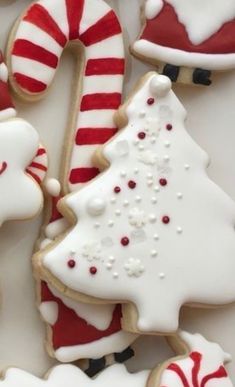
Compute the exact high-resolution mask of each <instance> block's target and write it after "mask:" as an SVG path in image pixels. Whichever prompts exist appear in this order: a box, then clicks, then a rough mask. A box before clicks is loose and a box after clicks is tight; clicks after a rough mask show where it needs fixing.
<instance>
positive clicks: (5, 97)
mask: <svg viewBox="0 0 235 387" xmlns="http://www.w3.org/2000/svg"><path fill="white" fill-rule="evenodd" d="M9 108H14V105H13V102H12V99H11V96H10V93H9V88H8V84H7V83H6V82H3V81H1V80H0V111H2V110H5V109H9Z"/></svg>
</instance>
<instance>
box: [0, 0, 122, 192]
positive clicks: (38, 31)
mask: <svg viewBox="0 0 235 387" xmlns="http://www.w3.org/2000/svg"><path fill="white" fill-rule="evenodd" d="M69 44H70V45H71V47H72V49H73V51H74V55H75V58H76V61H77V67H76V71H75V74H76V78H75V79H74V80H73V85H74V90H73V92H72V103H71V107H72V110H71V112H70V113H69V123H68V126H67V129H66V137H65V138H66V144H67V147H66V146H65V153H64V155H63V156H62V157H61V159H62V160H64V162H63V165H62V166H61V182H62V186H63V190H65V192H71V191H72V190H75V189H76V188H79V186H80V185H82V184H83V183H84V182H87V181H89V180H90V179H91V178H93V177H95V176H96V175H97V174H98V172H99V171H98V169H97V168H95V167H94V166H93V165H92V163H91V154H92V153H93V152H94V150H95V148H96V147H97V145H98V144H103V143H104V142H105V141H107V140H108V139H110V137H111V136H112V135H113V134H114V133H116V127H115V124H114V122H113V114H114V113H115V111H116V110H117V108H118V107H119V105H120V102H121V93H122V85H123V74H124V47H123V39H122V31H121V26H120V23H119V20H118V18H117V16H116V14H115V13H114V11H113V10H112V8H110V6H109V5H108V4H106V2H105V1H103V0H72V1H69V2H66V1H64V0H41V1H37V2H35V3H33V4H30V6H29V7H28V9H26V10H25V11H24V13H23V14H22V16H21V17H20V18H19V20H18V21H17V23H16V25H15V26H14V28H13V30H12V33H11V35H10V38H9V42H8V50H7V51H8V64H9V68H10V79H11V83H12V86H13V88H14V89H15V91H16V92H17V93H18V94H19V95H20V96H21V97H23V98H24V99H27V100H30V101H32V100H37V99H39V98H42V97H44V96H45V95H46V93H47V91H48V89H49V87H50V85H51V84H52V82H53V79H54V76H55V74H56V71H57V68H58V66H59V63H60V57H61V55H62V53H63V51H64V49H66V47H67V46H68V45H69ZM55 129H56V128H55Z"/></svg>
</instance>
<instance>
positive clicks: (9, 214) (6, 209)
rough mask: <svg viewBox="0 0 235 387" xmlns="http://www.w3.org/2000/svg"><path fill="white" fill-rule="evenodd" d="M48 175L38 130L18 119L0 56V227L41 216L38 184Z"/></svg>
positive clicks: (40, 194) (41, 200) (5, 70)
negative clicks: (15, 221)
mask: <svg viewBox="0 0 235 387" xmlns="http://www.w3.org/2000/svg"><path fill="white" fill-rule="evenodd" d="M46 171H47V155H46V151H45V148H44V147H43V146H41V145H40V143H39V137H38V134H37V132H36V130H35V129H34V128H33V127H32V126H31V125H30V124H29V123H28V122H26V121H24V120H22V119H20V118H16V110H15V108H14V105H13V102H12V100H11V97H10V94H9V90H8V71H7V67H6V65H5V64H4V62H3V56H2V54H1V52H0V201H1V211H0V225H2V223H4V222H5V221H7V220H20V219H29V218H32V217H34V216H35V215H37V214H38V213H39V211H40V210H41V209H42V204H43V197H42V192H41V189H40V187H39V184H40V183H41V182H42V180H43V179H44V177H45V174H46ZM35 180H36V181H35Z"/></svg>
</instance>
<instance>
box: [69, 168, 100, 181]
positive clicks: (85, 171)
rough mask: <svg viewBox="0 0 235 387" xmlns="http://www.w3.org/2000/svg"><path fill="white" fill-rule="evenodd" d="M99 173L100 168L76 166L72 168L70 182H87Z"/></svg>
mask: <svg viewBox="0 0 235 387" xmlns="http://www.w3.org/2000/svg"><path fill="white" fill-rule="evenodd" d="M98 173H99V170H98V168H95V167H87V168H75V169H72V171H71V173H70V176H69V182H70V183H71V184H77V183H87V182H88V181H89V180H91V179H93V178H94V177H96V176H97V175H98Z"/></svg>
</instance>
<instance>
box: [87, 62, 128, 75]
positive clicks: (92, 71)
mask: <svg viewBox="0 0 235 387" xmlns="http://www.w3.org/2000/svg"><path fill="white" fill-rule="evenodd" d="M124 70H125V61H124V59H121V58H99V59H89V60H88V62H87V65H86V72H85V75H86V76H88V75H107V74H108V75H116V74H120V75H122V74H124Z"/></svg>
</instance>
